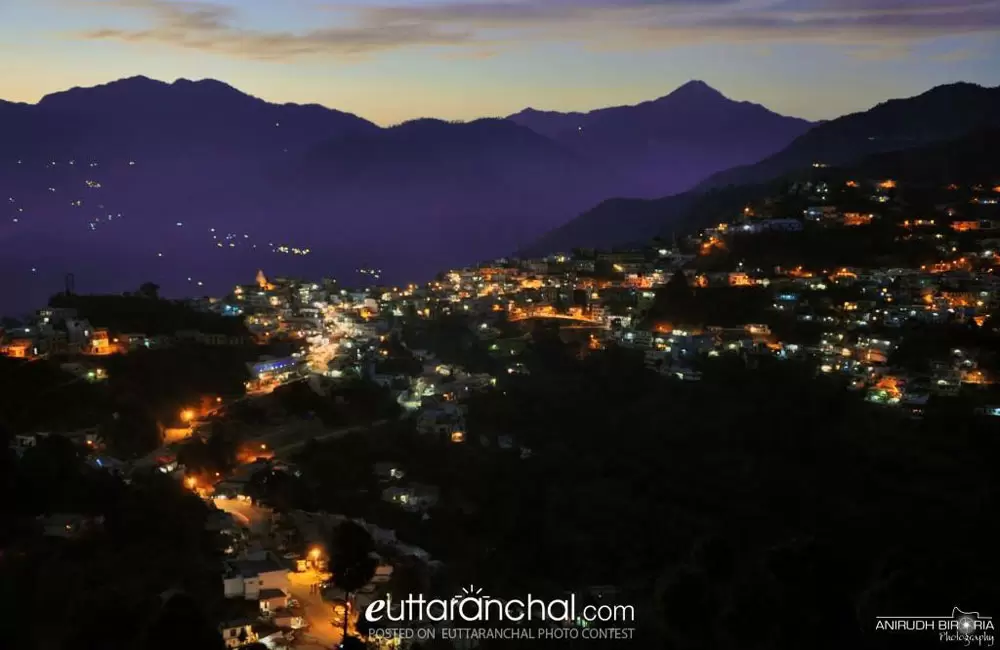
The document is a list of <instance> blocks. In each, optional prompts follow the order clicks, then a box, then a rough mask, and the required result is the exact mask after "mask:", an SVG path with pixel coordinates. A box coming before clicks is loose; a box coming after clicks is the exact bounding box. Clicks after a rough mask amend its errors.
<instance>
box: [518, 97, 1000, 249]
mask: <svg viewBox="0 0 1000 650" xmlns="http://www.w3.org/2000/svg"><path fill="white" fill-rule="evenodd" d="M993 126H1000V88H983V87H981V86H977V85H974V84H968V83H958V84H950V85H946V86H939V87H937V88H934V89H932V90H929V91H928V92H926V93H923V94H921V95H918V96H916V97H911V98H908V99H896V100H892V101H889V102H885V103H882V104H879V105H878V106H875V107H874V108H872V109H871V110H869V111H866V112H864V113H855V114H852V115H847V116H845V117H841V118H838V119H835V120H831V121H829V122H825V123H822V124H819V125H817V126H815V127H814V128H813V129H812V130H810V131H808V132H807V133H805V134H803V135H802V136H800V137H799V138H797V139H796V140H795V141H794V142H793V143H792V144H790V145H789V146H788V147H787V148H786V149H784V150H782V151H781V152H779V153H777V154H775V155H773V156H771V157H769V158H766V159H764V160H763V161H761V162H759V163H757V164H755V165H749V166H746V167H737V168H735V169H732V170H728V171H725V172H721V173H719V174H716V175H714V176H712V177H710V178H709V179H707V180H706V181H705V182H703V183H701V184H700V185H699V186H698V187H697V188H696V189H695V190H693V191H689V192H685V193H682V194H677V195H674V196H668V197H664V198H660V199H654V200H649V201H643V200H624V199H611V200H608V201H604V202H602V203H600V204H598V205H597V206H596V207H594V208H593V209H591V210H588V211H587V212H584V213H583V214H581V215H580V216H579V217H577V218H576V219H574V220H572V221H570V222H568V223H566V224H565V225H563V226H561V227H559V228H557V229H556V230H554V231H552V232H549V233H547V234H546V235H544V236H543V237H541V238H540V239H539V240H538V241H536V242H535V243H533V244H532V245H531V246H529V247H526V248H525V249H524V251H523V252H525V253H542V252H551V251H554V250H568V249H570V248H573V247H577V246H584V247H601V246H610V245H613V244H618V243H625V242H635V241H643V240H646V239H648V238H649V237H652V236H655V235H657V234H661V233H664V232H667V233H669V232H671V231H673V230H675V229H676V228H679V227H681V224H682V223H683V222H684V221H685V219H687V218H688V217H689V215H691V213H692V212H697V211H699V210H702V211H704V210H706V208H707V207H708V206H710V205H713V204H714V203H717V202H718V203H721V204H722V205H727V203H728V201H729V199H728V198H727V197H737V198H736V199H735V201H736V203H737V205H738V204H740V203H743V202H745V201H746V200H748V199H749V198H752V196H753V195H755V194H756V193H758V192H759V191H760V187H759V186H760V184H763V183H767V182H768V181H772V180H774V179H779V178H782V177H785V176H787V175H789V174H791V175H795V174H801V173H803V172H805V171H806V170H808V169H810V168H812V165H813V163H816V162H822V163H825V164H828V165H846V164H850V163H854V162H858V161H860V160H862V159H864V158H865V157H866V156H870V155H873V154H877V153H884V152H892V151H900V150H906V149H909V148H918V147H922V146H926V145H928V144H933V143H936V142H942V141H950V140H954V139H958V138H960V137H961V136H963V135H966V134H969V133H975V132H980V131H983V130H984V129H989V128H990V127H993ZM948 146H951V145H948ZM921 151H924V150H923V149H921ZM927 151H928V152H930V153H934V155H935V159H936V160H941V158H940V156H941V155H942V154H941V152H936V153H935V150H934V149H933V148H931V149H928V150H927ZM902 159H903V160H911V161H912V162H910V163H908V164H916V160H917V159H910V157H909V156H908V155H905V154H904V155H903V158H902ZM931 164H937V163H931ZM945 164H951V163H949V162H946V163H945ZM730 187H731V188H732V189H727V188H730Z"/></svg>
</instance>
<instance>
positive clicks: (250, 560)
mask: <svg viewBox="0 0 1000 650" xmlns="http://www.w3.org/2000/svg"><path fill="white" fill-rule="evenodd" d="M222 583H223V591H224V593H225V596H226V598H240V597H242V598H245V599H246V600H258V599H259V598H260V593H261V591H264V590H268V589H278V590H281V591H284V592H288V589H289V583H288V568H287V567H285V566H284V565H283V564H282V563H281V562H280V561H279V560H278V559H277V558H275V557H274V556H273V555H271V554H269V553H267V552H266V551H262V552H258V553H253V554H250V555H249V556H247V557H245V558H243V559H238V560H229V561H227V562H226V563H225V573H223V577H222Z"/></svg>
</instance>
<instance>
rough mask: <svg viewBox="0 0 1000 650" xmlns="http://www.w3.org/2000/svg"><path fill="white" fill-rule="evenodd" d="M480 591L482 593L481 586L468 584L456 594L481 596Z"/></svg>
mask: <svg viewBox="0 0 1000 650" xmlns="http://www.w3.org/2000/svg"><path fill="white" fill-rule="evenodd" d="M482 593H483V588H482V587H476V586H475V585H469V586H468V587H462V593H460V594H459V595H458V596H459V597H463V596H464V597H466V598H471V597H473V596H481V595H482Z"/></svg>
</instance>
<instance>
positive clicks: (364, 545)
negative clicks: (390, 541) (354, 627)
mask: <svg viewBox="0 0 1000 650" xmlns="http://www.w3.org/2000/svg"><path fill="white" fill-rule="evenodd" d="M328 546H329V548H330V549H331V550H330V572H331V573H333V584H334V586H336V587H337V588H338V589H341V590H343V591H344V602H346V603H348V605H350V602H351V597H352V595H353V594H354V593H355V592H356V591H358V590H359V589H361V588H362V587H364V586H365V585H367V584H368V583H369V582H371V579H372V577H374V575H375V569H376V567H377V561H376V559H375V541H374V540H373V539H372V536H371V535H369V534H368V531H367V530H365V529H364V528H362V527H361V526H359V525H358V524H356V523H354V522H353V521H345V522H344V523H342V524H340V525H339V526H338V527H337V528H336V530H334V531H333V535H332V537H331V539H330V543H329V545H328ZM349 619H350V610H348V612H347V613H346V614H345V616H344V640H345V641H346V640H347V623H348V620H349Z"/></svg>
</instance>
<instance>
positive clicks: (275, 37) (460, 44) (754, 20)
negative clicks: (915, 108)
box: [0, 0, 1000, 124]
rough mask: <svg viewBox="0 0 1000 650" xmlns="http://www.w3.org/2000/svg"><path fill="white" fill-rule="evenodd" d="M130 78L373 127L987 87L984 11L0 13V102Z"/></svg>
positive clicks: (991, 49)
mask: <svg viewBox="0 0 1000 650" xmlns="http://www.w3.org/2000/svg"><path fill="white" fill-rule="evenodd" d="M138 74H143V75H146V76H149V77H153V78H157V79H162V80H165V81H172V80H174V79H175V78H177V77H187V78H194V79H199V78H204V77H212V78H216V79H220V80H223V81H226V82H227V83H230V84H231V85H234V86H236V87H237V88H239V89H241V90H244V91H246V92H249V93H251V94H254V95H257V96H259V97H262V98H264V99H267V100H270V101H290V102H299V103H309V102H317V103H321V104H324V105H327V106H330V107H333V108H338V109H341V110H346V111H351V112H353V113H357V114H359V115H361V116H363V117H366V118H368V119H371V120H373V121H376V122H379V123H381V124H391V123H395V122H399V121H403V120H406V119H410V118H414V117H422V116H434V117H442V118H446V119H464V118H472V117H479V116H488V115H505V114H508V113H512V112H515V111H517V110H520V109H521V108H524V107H526V106H533V107H535V108H540V109H552V110H587V109H591V108H597V107H600V106H607V105H614V104H625V103H635V102H638V101H642V100H645V99H652V98H654V97H658V96H661V95H664V94H666V93H667V92H669V91H670V90H672V89H673V88H675V87H676V86H678V85H680V84H682V83H683V82H685V81H687V80H689V79H703V80H704V81H706V82H708V83H709V84H711V85H712V86H714V87H716V88H717V89H719V90H721V91H722V92H724V93H725V94H727V95H729V96H730V97H733V98H735V99H746V100H751V101H755V102H759V103H762V104H765V105H767V106H768V107H770V108H772V109H774V110H777V111H779V112H782V113H786V114H792V115H797V116H801V117H806V118H814V119H818V118H829V117H835V116H837V115H841V114H844V113H847V112H852V111H855V110H863V109H866V108H868V107H870V106H871V105H873V104H875V103H877V102H879V101H881V100H884V99H887V98H890V97H900V96H908V95H913V94H917V93H919V92H922V91H924V90H926V89H928V88H930V87H931V86H934V85H937V84H941V83H948V82H952V81H958V80H966V81H973V82H977V83H981V84H984V85H991V86H995V85H997V84H1000V0H543V1H535V2H528V1H526V0H445V1H439V0H205V1H194V0H0V98H4V99H8V100H13V101H30V102H34V101H37V100H38V99H39V98H40V97H41V96H42V95H44V94H46V93H48V92H52V91H56V90H62V89H65V88H68V87H71V86H80V85H84V86H85V85H94V84H98V83H103V82H106V81H110V80H112V79H116V78H121V77H127V76H133V75H138Z"/></svg>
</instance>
